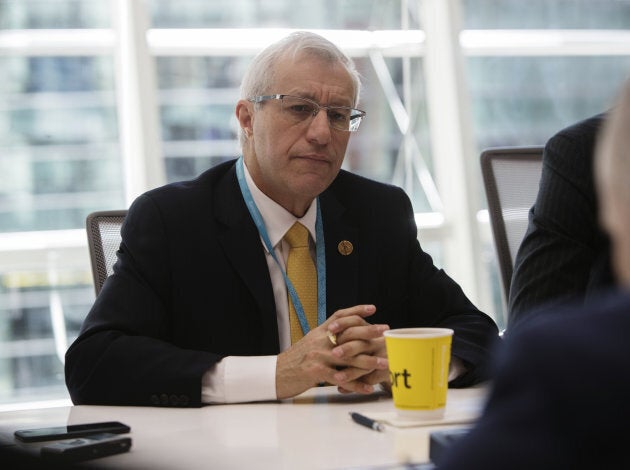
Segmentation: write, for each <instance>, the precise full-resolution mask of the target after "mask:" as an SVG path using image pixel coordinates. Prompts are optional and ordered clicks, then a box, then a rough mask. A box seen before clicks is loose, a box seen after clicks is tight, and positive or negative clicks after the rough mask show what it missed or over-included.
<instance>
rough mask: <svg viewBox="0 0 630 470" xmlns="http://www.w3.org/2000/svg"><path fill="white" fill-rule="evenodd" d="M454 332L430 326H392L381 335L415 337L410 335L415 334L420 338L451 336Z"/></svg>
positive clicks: (449, 329)
mask: <svg viewBox="0 0 630 470" xmlns="http://www.w3.org/2000/svg"><path fill="white" fill-rule="evenodd" d="M454 333H455V332H454V331H453V330H452V329H451V328H431V327H427V328H424V327H417V328H394V329H392V330H386V331H385V332H384V333H383V335H384V336H388V337H390V338H415V337H416V336H411V335H413V334H417V335H418V336H419V337H422V338H437V337H441V336H452V335H453V334H454Z"/></svg>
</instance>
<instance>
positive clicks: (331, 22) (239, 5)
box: [149, 0, 401, 29]
mask: <svg viewBox="0 0 630 470" xmlns="http://www.w3.org/2000/svg"><path fill="white" fill-rule="evenodd" d="M149 5H150V8H151V10H152V17H153V27H155V28H298V29H300V28H301V29H310V28H322V29H372V28H377V29H399V28H400V24H401V22H400V11H401V2H400V0H395V1H387V2H384V1H382V0H321V1H317V2H313V1H311V0H293V1H290V2H287V1H286V0H213V1H212V2H209V1H207V0H178V1H177V2H173V1H171V0H149Z"/></svg>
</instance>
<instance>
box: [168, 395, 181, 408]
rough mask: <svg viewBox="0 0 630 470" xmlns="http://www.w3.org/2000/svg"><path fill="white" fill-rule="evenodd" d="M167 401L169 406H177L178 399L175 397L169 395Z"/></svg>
mask: <svg viewBox="0 0 630 470" xmlns="http://www.w3.org/2000/svg"><path fill="white" fill-rule="evenodd" d="M168 401H169V403H170V404H171V406H177V405H179V399H178V398H177V395H171V396H170V397H168Z"/></svg>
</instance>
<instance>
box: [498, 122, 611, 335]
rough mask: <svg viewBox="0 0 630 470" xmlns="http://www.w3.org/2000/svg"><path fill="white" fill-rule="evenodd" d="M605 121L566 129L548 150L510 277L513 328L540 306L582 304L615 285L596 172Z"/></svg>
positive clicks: (551, 143)
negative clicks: (571, 301) (602, 227)
mask: <svg viewBox="0 0 630 470" xmlns="http://www.w3.org/2000/svg"><path fill="white" fill-rule="evenodd" d="M602 121H603V115H598V116H595V117H593V118H590V119H587V120H585V121H582V122H580V123H578V124H575V125H573V126H571V127H568V128H566V129H564V130H562V131H560V132H559V133H557V134H556V135H555V136H554V137H552V138H551V139H550V140H549V142H548V143H547V145H546V146H545V152H544V155H543V170H542V177H541V182H540V188H539V193H538V197H537V199H536V202H535V204H534V206H533V207H532V209H531V210H530V214H529V226H528V229H527V233H526V235H525V238H524V240H523V243H522V245H521V247H520V248H519V252H518V254H517V257H516V262H515V266H514V274H513V276H512V283H511V288H510V295H509V307H508V311H509V318H508V321H509V323H510V324H513V323H514V322H516V321H520V320H521V319H522V318H523V317H526V316H527V312H529V311H531V309H532V308H534V307H536V306H539V305H542V304H548V303H560V302H563V301H566V300H568V299H577V300H583V299H584V298H586V297H588V296H590V295H591V294H592V293H594V292H596V291H597V290H599V289H600V288H602V287H604V286H608V285H609V284H611V283H612V276H611V273H610V261H609V255H608V249H609V248H608V239H607V237H606V236H605V235H604V233H603V232H602V231H601V230H600V229H599V224H598V215H597V201H596V196H595V189H594V184H593V172H592V165H593V153H594V149H595V142H596V135H597V131H598V130H599V128H600V125H601V123H602Z"/></svg>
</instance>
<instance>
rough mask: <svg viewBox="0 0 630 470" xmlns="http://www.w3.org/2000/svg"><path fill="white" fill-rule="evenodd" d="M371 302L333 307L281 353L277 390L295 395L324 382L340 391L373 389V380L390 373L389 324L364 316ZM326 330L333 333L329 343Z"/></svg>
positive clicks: (282, 395)
mask: <svg viewBox="0 0 630 470" xmlns="http://www.w3.org/2000/svg"><path fill="white" fill-rule="evenodd" d="M374 312H376V307H375V306H374V305H357V306H354V307H350V308H346V309H341V310H338V311H336V312H335V313H334V314H333V315H331V316H330V318H328V319H327V320H326V321H325V322H324V323H322V324H321V325H319V326H318V327H317V328H314V329H312V330H311V331H309V333H308V334H307V335H306V336H304V338H302V339H301V340H300V341H298V342H297V343H295V344H293V345H292V346H291V347H290V348H289V349H287V350H286V351H284V352H282V353H280V355H279V356H278V362H277V366H276V394H277V397H278V398H279V399H283V398H289V397H293V396H295V395H298V394H300V393H302V392H303V391H305V390H308V389H309V388H311V387H313V386H315V385H317V384H319V383H322V382H327V383H330V384H333V385H337V387H338V389H339V391H340V392H343V393H347V392H356V393H364V394H365V393H372V392H373V391H374V385H375V384H377V383H380V382H385V381H387V380H388V379H389V373H388V363H387V354H386V350H385V338H384V337H383V332H384V331H386V330H388V329H389V326H387V325H372V324H370V323H368V322H367V321H366V320H365V318H366V317H369V316H370V315H372V314H374ZM328 333H333V334H335V335H336V336H337V345H336V346H335V345H333V344H332V342H331V341H330V339H329V338H328Z"/></svg>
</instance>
